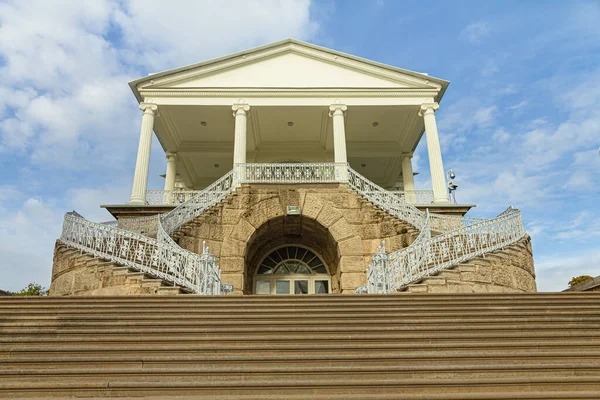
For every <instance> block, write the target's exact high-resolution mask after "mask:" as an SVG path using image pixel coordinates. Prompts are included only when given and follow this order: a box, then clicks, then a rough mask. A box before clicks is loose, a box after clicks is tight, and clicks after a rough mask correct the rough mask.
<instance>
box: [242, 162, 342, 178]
mask: <svg viewBox="0 0 600 400" xmlns="http://www.w3.org/2000/svg"><path fill="white" fill-rule="evenodd" d="M237 167H238V169H239V170H240V171H241V172H240V174H241V176H240V182H242V183H331V182H340V181H341V180H343V177H342V176H340V175H341V174H340V173H339V169H340V167H342V168H344V169H345V167H346V164H344V163H337V164H336V163H252V164H239V165H238V166H237Z"/></svg>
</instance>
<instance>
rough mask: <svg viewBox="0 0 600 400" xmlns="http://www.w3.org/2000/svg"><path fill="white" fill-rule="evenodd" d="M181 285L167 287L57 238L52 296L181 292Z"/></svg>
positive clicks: (51, 286)
mask: <svg viewBox="0 0 600 400" xmlns="http://www.w3.org/2000/svg"><path fill="white" fill-rule="evenodd" d="M177 293H179V288H173V287H165V286H163V282H162V281H161V280H160V279H149V278H148V277H145V276H144V274H143V273H136V272H133V271H129V269H128V268H125V267H122V266H120V265H117V264H114V263H112V262H109V261H102V260H100V259H97V258H94V257H92V256H91V255H88V254H85V253H83V254H82V253H80V252H79V251H77V250H75V249H73V248H69V247H67V246H65V245H63V244H61V243H60V241H57V242H56V245H55V246H54V262H53V265H52V283H51V284H50V291H49V293H48V294H49V295H50V296H69V295H72V296H114V295H118V296H121V295H141V294H177Z"/></svg>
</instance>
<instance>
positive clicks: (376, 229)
mask: <svg viewBox="0 0 600 400" xmlns="http://www.w3.org/2000/svg"><path fill="white" fill-rule="evenodd" d="M359 229H360V236H361V237H362V238H363V239H377V240H379V239H380V238H381V226H380V224H378V223H377V224H362V225H360V227H359Z"/></svg>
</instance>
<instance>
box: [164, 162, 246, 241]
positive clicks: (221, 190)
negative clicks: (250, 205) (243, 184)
mask: <svg viewBox="0 0 600 400" xmlns="http://www.w3.org/2000/svg"><path fill="white" fill-rule="evenodd" d="M234 189H235V182H234V180H233V171H229V172H228V173H227V174H225V175H224V176H223V177H221V178H220V179H219V180H218V181H216V182H215V183H213V184H212V185H210V186H208V187H206V188H205V189H203V190H201V191H199V192H196V194H195V195H194V196H193V197H192V198H190V199H189V200H187V201H186V202H184V203H181V204H180V205H178V206H177V207H175V208H174V209H173V210H171V211H169V212H168V213H166V214H164V216H163V218H162V219H161V222H162V224H163V227H164V228H165V231H166V232H167V233H169V234H171V233H173V232H174V231H175V230H176V229H177V228H179V227H180V226H181V225H183V224H185V223H186V222H188V221H191V220H192V219H194V218H196V217H197V216H199V215H201V214H202V213H203V212H204V211H206V210H208V209H209V208H211V207H213V206H214V205H215V204H217V203H218V202H219V201H221V200H223V199H224V198H225V197H227V196H229V194H231V193H232V192H233V191H234Z"/></svg>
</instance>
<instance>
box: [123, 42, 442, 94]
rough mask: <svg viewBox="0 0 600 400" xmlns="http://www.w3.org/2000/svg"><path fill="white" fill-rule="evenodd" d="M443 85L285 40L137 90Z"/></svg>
mask: <svg viewBox="0 0 600 400" xmlns="http://www.w3.org/2000/svg"><path fill="white" fill-rule="evenodd" d="M444 82H445V81H441V80H438V79H436V78H431V77H429V76H427V75H425V74H419V73H415V72H412V71H405V70H401V69H398V68H395V67H390V66H386V65H384V64H379V63H375V62H371V61H368V60H363V59H359V58H357V57H353V56H349V55H345V54H343V53H338V52H335V51H333V50H329V49H324V48H320V47H318V46H314V45H309V44H307V43H303V42H298V41H295V40H288V41H284V42H279V43H276V44H273V45H267V46H263V47H261V48H257V49H254V50H249V51H247V52H242V53H238V54H234V55H232V56H228V57H223V58H221V59H217V60H212V61H209V62H206V63H200V64H196V65H192V66H189V67H183V68H179V69H176V70H172V71H165V72H163V73H159V74H153V75H150V76H148V77H147V78H144V79H140V80H138V81H135V82H132V84H135V85H136V87H137V89H142V90H148V89H179V90H181V89H183V90H185V89H199V88H269V89H273V88H342V89H349V88H382V89H400V90H401V89H438V90H439V89H441V88H442V86H443V83H444Z"/></svg>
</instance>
